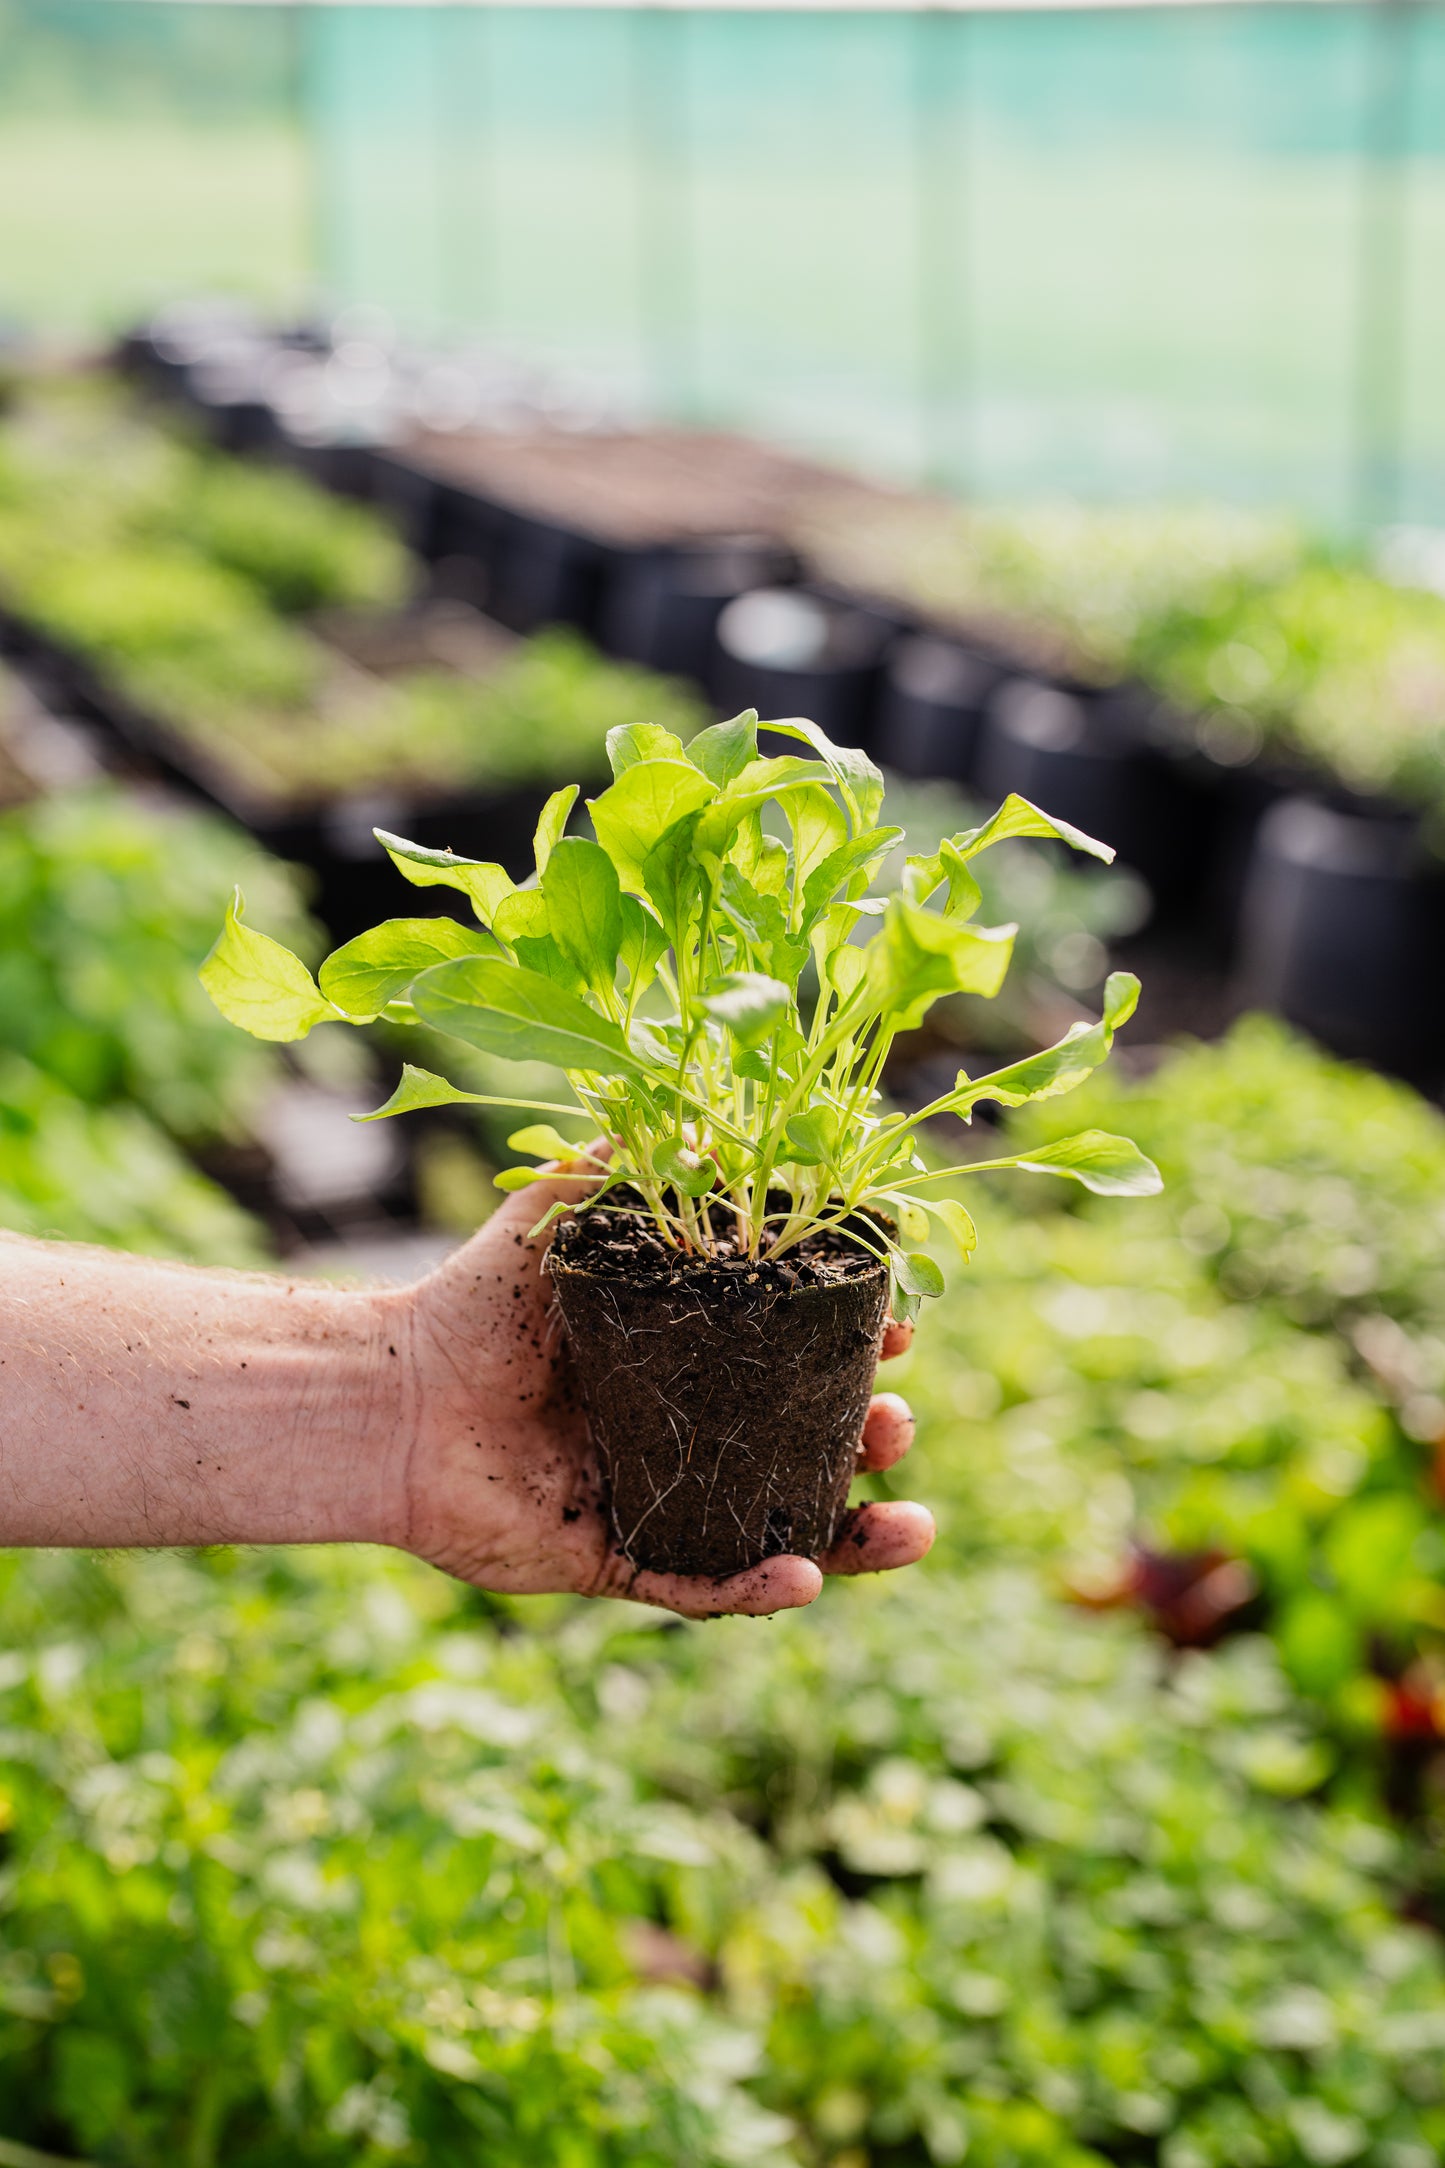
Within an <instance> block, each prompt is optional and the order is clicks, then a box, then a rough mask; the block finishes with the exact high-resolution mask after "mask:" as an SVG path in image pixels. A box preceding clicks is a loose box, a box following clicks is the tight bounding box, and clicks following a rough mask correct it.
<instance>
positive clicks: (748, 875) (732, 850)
mask: <svg viewBox="0 0 1445 2168" xmlns="http://www.w3.org/2000/svg"><path fill="white" fill-rule="evenodd" d="M727 863H728V865H730V866H735V867H736V868H737V870H738V872H739V873H740V874H741V875H742V876H743V879H744V880H746V881H750V882H751V883H752V885H753V887H754V888H755V889H756V890H757V892H758V894H759V895H760V896H777V897H779V898H781V897H783V896H785V895H786V894H787V891H788V866H789V860H788V852H787V847H786V845H785V844H782V843H780V842H779V841H778V839H777V837H776V836H766V835H764V834H763V817H762V814H761V813H760V812H759V811H758V809H757V807H756V806H754V808H753V810H752V812H751V813H748V814H746V815H744V817H743V819H742V820H740V821H739V822H738V826H737V832H736V834H735V835H734V837H733V839H732V842H731V843H730V844H729V845H728V851H727Z"/></svg>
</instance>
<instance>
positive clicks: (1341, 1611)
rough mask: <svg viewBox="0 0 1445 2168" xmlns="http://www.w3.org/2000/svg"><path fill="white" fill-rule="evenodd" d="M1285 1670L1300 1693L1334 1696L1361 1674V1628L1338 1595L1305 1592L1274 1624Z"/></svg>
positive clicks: (1314, 1589) (1303, 1590)
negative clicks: (1335, 1692)
mask: <svg viewBox="0 0 1445 2168" xmlns="http://www.w3.org/2000/svg"><path fill="white" fill-rule="evenodd" d="M1275 1638H1276V1640H1277V1641H1278V1644H1279V1652H1280V1655H1281V1657H1282V1658H1283V1660H1284V1667H1285V1670H1286V1671H1287V1672H1288V1673H1289V1675H1290V1677H1291V1678H1292V1679H1293V1681H1294V1683H1295V1685H1296V1686H1297V1687H1298V1688H1299V1689H1300V1691H1301V1693H1305V1694H1316V1695H1319V1696H1321V1697H1323V1696H1325V1695H1327V1694H1332V1693H1334V1691H1335V1690H1336V1688H1337V1687H1340V1686H1343V1685H1344V1683H1345V1681H1346V1679H1349V1678H1353V1677H1354V1675H1355V1673H1356V1672H1357V1671H1358V1670H1359V1668H1360V1664H1361V1659H1362V1656H1363V1650H1362V1648H1361V1635H1360V1629H1359V1627H1358V1626H1357V1625H1356V1624H1355V1622H1354V1620H1353V1619H1352V1618H1351V1617H1350V1614H1349V1612H1348V1611H1347V1610H1346V1609H1345V1607H1344V1605H1343V1604H1342V1603H1341V1602H1340V1601H1339V1598H1338V1597H1336V1596H1327V1595H1326V1594H1325V1592H1324V1590H1323V1589H1318V1588H1305V1589H1301V1590H1300V1592H1299V1593H1298V1594H1297V1595H1295V1596H1293V1597H1291V1599H1290V1601H1289V1602H1288V1603H1287V1604H1286V1605H1285V1606H1284V1609H1283V1611H1282V1612H1281V1614H1280V1616H1279V1619H1278V1621H1277V1623H1276V1625H1275Z"/></svg>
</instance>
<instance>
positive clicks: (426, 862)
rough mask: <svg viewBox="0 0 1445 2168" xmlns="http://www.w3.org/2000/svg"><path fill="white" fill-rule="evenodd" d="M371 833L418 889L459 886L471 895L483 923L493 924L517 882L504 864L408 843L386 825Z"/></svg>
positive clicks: (398, 869) (399, 871)
mask: <svg viewBox="0 0 1445 2168" xmlns="http://www.w3.org/2000/svg"><path fill="white" fill-rule="evenodd" d="M371 832H372V834H373V835H374V836H375V837H376V840H377V842H378V843H379V844H380V845H381V847H382V849H383V850H384V851H385V852H386V855H387V857H388V858H389V859H390V860H391V862H392V864H393V865H394V866H395V867H396V870H397V872H398V873H401V874H404V875H405V877H406V879H407V880H409V881H410V882H412V884H413V885H414V886H415V887H417V888H459V889H460V890H461V891H462V894H463V895H465V896H469V897H470V898H471V903H472V909H473V910H474V911H475V912H476V914H477V917H478V918H479V919H480V920H481V922H482V924H483V925H484V926H490V925H491V923H492V917H493V914H494V912H495V911H496V908H497V905H498V904H499V903H500V902H501V900H502V898H503V896H509V895H510V894H511V893H512V890H513V889H514V888H515V887H516V885H517V884H516V882H515V881H514V880H513V879H512V876H511V875H510V873H508V872H507V871H506V869H505V867H503V866H497V865H492V864H490V863H489V862H488V861H487V860H486V859H482V858H459V857H458V856H457V854H456V852H455V851H430V850H428V849H427V848H426V846H425V845H424V844H421V843H408V842H407V841H406V839H405V837H404V836H393V835H388V834H387V832H386V830H385V829H384V828H373V829H372V831H371Z"/></svg>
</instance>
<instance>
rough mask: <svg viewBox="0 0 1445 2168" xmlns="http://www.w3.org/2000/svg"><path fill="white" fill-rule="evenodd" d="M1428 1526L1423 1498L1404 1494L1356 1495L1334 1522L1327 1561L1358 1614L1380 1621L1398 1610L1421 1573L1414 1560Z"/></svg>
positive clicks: (1326, 1545)
mask: <svg viewBox="0 0 1445 2168" xmlns="http://www.w3.org/2000/svg"><path fill="white" fill-rule="evenodd" d="M1426 1526H1427V1522H1426V1517H1425V1512H1424V1509H1423V1507H1422V1506H1421V1504H1420V1502H1419V1500H1418V1499H1415V1498H1411V1497H1402V1496H1400V1495H1399V1494H1398V1493H1396V1494H1395V1495H1393V1496H1392V1495H1390V1494H1389V1493H1384V1494H1382V1495H1380V1496H1376V1497H1364V1498H1354V1499H1351V1501H1350V1503H1349V1504H1348V1505H1347V1506H1346V1507H1345V1508H1344V1509H1343V1511H1342V1512H1340V1513H1338V1514H1337V1515H1336V1516H1335V1518H1334V1519H1333V1520H1332V1521H1331V1522H1330V1524H1329V1527H1328V1529H1327V1531H1326V1533H1325V1537H1324V1542H1323V1546H1322V1548H1323V1551H1324V1557H1325V1563H1326V1564H1327V1565H1328V1567H1329V1569H1330V1571H1331V1573H1332V1574H1333V1575H1334V1577H1335V1579H1336V1581H1337V1582H1338V1583H1339V1587H1340V1592H1341V1594H1342V1595H1343V1597H1344V1599H1345V1601H1346V1602H1347V1603H1348V1604H1349V1605H1350V1607H1351V1609H1352V1610H1353V1611H1354V1612H1355V1613H1356V1615H1357V1616H1358V1617H1360V1618H1362V1619H1364V1620H1366V1621H1367V1622H1371V1623H1378V1622H1379V1621H1380V1620H1381V1619H1382V1618H1385V1617H1388V1616H1390V1615H1391V1613H1393V1612H1396V1611H1397V1609H1398V1607H1399V1604H1400V1601H1401V1599H1402V1597H1407V1596H1408V1593H1409V1590H1410V1584H1411V1582H1412V1580H1413V1579H1415V1578H1416V1577H1417V1574H1418V1568H1415V1567H1414V1560H1415V1555H1416V1550H1417V1546H1418V1545H1419V1541H1420V1538H1421V1537H1422V1536H1423V1535H1424V1533H1425V1530H1426ZM1412 1569H1413V1570H1412Z"/></svg>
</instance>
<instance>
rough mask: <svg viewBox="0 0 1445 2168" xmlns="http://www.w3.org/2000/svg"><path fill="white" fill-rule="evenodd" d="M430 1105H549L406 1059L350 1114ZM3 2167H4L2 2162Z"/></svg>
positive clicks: (367, 1117)
mask: <svg viewBox="0 0 1445 2168" xmlns="http://www.w3.org/2000/svg"><path fill="white" fill-rule="evenodd" d="M427 1106H546V1101H539V1099H496V1097H492V1093H481V1091H457V1086H455V1084H448V1082H446V1077H438V1075H433V1073H431V1069H418V1067H416V1064H414V1062H403V1064H401V1084H399V1086H396V1091H394V1093H392V1097H390V1099H388V1101H386V1106H377V1108H373V1112H370V1114H351V1121H383V1119H386V1117H388V1114H412V1112H414V1110H416V1108H427ZM557 1112H559V1114H565V1112H570V1108H557ZM578 1112H581V1110H578ZM0 2168H4V2164H2V2161H0Z"/></svg>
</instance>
